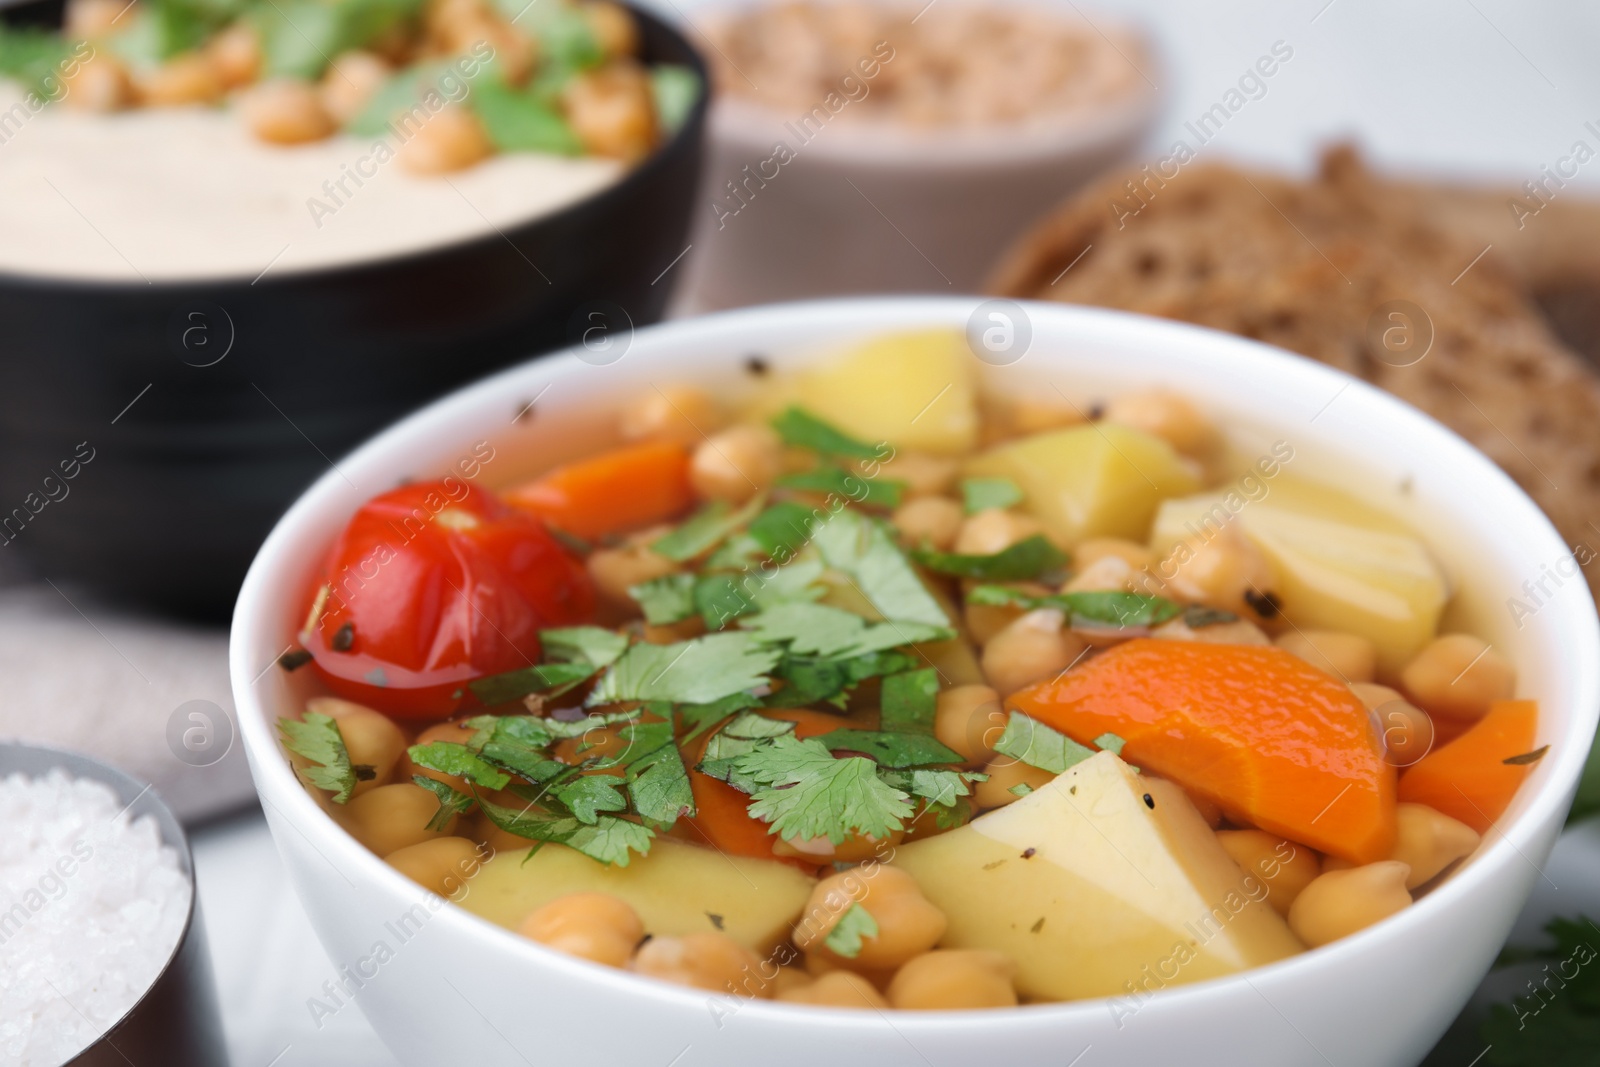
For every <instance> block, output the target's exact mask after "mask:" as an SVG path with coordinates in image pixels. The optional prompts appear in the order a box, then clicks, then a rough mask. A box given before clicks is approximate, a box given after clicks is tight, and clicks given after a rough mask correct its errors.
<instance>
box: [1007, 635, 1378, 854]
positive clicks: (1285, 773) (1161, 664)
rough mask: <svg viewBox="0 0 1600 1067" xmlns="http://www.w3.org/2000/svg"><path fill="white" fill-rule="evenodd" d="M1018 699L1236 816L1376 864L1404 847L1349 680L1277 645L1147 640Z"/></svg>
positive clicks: (1018, 704) (1014, 700) (1017, 704)
mask: <svg viewBox="0 0 1600 1067" xmlns="http://www.w3.org/2000/svg"><path fill="white" fill-rule="evenodd" d="M1008 704H1009V705H1010V706H1011V707H1014V708H1016V709H1017V710H1019V711H1022V712H1024V713H1026V714H1028V715H1030V716H1032V717H1033V718H1035V719H1037V720H1039V721H1040V722H1043V723H1045V724H1046V725H1048V726H1051V727H1054V728H1055V729H1057V730H1060V731H1061V732H1063V733H1065V734H1067V735H1069V736H1070V737H1072V738H1073V739H1074V740H1076V741H1079V742H1083V743H1086V744H1087V743H1090V742H1092V741H1093V740H1094V739H1095V738H1096V737H1099V736H1100V735H1101V734H1106V733H1112V734H1116V735H1117V736H1119V737H1121V738H1122V739H1123V740H1124V741H1126V742H1127V744H1126V746H1125V747H1124V748H1123V751H1122V754H1123V756H1124V757H1125V758H1126V759H1127V760H1128V762H1130V763H1133V764H1136V765H1138V766H1139V767H1141V768H1143V769H1145V770H1147V771H1152V772H1154V773H1155V774H1158V775H1160V776H1161V777H1163V778H1169V779H1171V780H1172V781H1174V782H1177V783H1178V784H1179V785H1181V786H1183V788H1184V789H1185V790H1187V791H1188V792H1189V793H1190V794H1191V795H1193V796H1195V797H1197V798H1200V799H1202V800H1206V801H1210V802H1211V803H1213V804H1216V805H1217V806H1218V807H1220V808H1221V809H1222V810H1223V811H1224V812H1225V813H1227V815H1228V816H1229V818H1231V819H1233V820H1234V821H1235V822H1241V823H1245V824H1248V825H1252V826H1257V827H1259V828H1261V829H1263V830H1267V831H1269V832H1271V833H1276V834H1281V835H1283V836H1284V837H1287V838H1289V839H1290V840H1293V841H1300V842H1304V843H1305V844H1307V845H1310V846H1311V847H1313V848H1316V849H1319V850H1321V851H1323V852H1330V853H1332V854H1333V855H1336V856H1341V857H1343V858H1345V859H1348V860H1350V861H1351V862H1353V863H1370V862H1373V861H1375V860H1380V859H1383V858H1384V857H1386V856H1387V855H1388V854H1389V851H1390V849H1391V848H1392V847H1393V845H1394V840H1395V833H1396V825H1395V772H1394V768H1393V767H1391V766H1389V765H1388V764H1387V763H1386V762H1385V761H1384V758H1383V743H1382V740H1381V738H1379V737H1378V735H1377V732H1376V730H1375V729H1374V727H1373V725H1372V720H1371V717H1370V716H1369V715H1368V713H1367V709H1366V707H1365V706H1364V705H1363V704H1362V703H1361V701H1360V700H1358V699H1357V698H1356V696H1355V694H1353V693H1352V692H1351V691H1350V688H1349V686H1346V685H1343V684H1341V683H1340V682H1338V681H1336V680H1335V679H1333V678H1331V677H1329V676H1328V675H1326V674H1324V673H1323V672H1322V671H1319V670H1317V669H1316V668H1315V667H1312V666H1311V665H1309V664H1307V663H1306V662H1305V661H1304V660H1301V659H1299V658H1298V657H1296V656H1293V655H1291V654H1290V653H1288V652H1285V651H1283V650H1282V649H1278V648H1270V647H1257V646H1246V645H1216V644H1203V643H1200V642H1187V641H1160V640H1152V639H1148V638H1141V639H1138V640H1134V641H1129V642H1127V643H1125V644H1122V645H1118V646H1116V647H1115V648H1112V649H1110V650H1109V651H1107V652H1105V653H1102V654H1101V655H1099V656H1097V657H1096V658H1094V659H1092V660H1090V661H1088V662H1087V663H1085V664H1084V665H1083V666H1082V667H1079V668H1077V669H1075V670H1071V671H1068V672H1067V673H1066V674H1064V675H1061V676H1060V677H1059V678H1055V679H1052V680H1050V681H1046V682H1041V683H1039V684H1038V685H1035V686H1033V687H1032V688H1029V689H1025V690H1023V691H1022V692H1020V693H1017V694H1015V695H1013V696H1012V697H1011V698H1010V700H1009V701H1008Z"/></svg>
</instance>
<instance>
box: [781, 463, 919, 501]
mask: <svg viewBox="0 0 1600 1067" xmlns="http://www.w3.org/2000/svg"><path fill="white" fill-rule="evenodd" d="M777 484H778V485H780V486H782V487H783V488H785V489H803V490H806V491H808V492H814V493H827V494H829V495H830V496H841V497H846V498H848V499H849V500H851V501H854V502H855V503H857V504H864V505H866V506H868V507H879V508H897V507H899V506H900V498H901V497H902V496H903V495H904V494H905V490H906V483H905V482H897V481H893V480H891V479H887V478H866V477H863V476H862V475H859V474H857V473H855V472H854V471H847V470H845V469H844V468H843V467H835V466H833V465H831V464H830V465H828V466H823V467H818V468H817V469H816V470H810V471H804V472H802V473H799V474H786V475H784V476H783V477H781V478H779V479H778V482H777Z"/></svg>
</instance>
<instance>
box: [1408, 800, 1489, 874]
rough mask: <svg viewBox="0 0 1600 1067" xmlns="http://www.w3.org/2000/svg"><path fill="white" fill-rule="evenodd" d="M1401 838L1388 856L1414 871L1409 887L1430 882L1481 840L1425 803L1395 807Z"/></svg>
mask: <svg viewBox="0 0 1600 1067" xmlns="http://www.w3.org/2000/svg"><path fill="white" fill-rule="evenodd" d="M1395 815H1396V818H1397V819H1398V821H1399V824H1400V836H1399V838H1398V839H1397V840H1396V842H1395V846H1394V852H1392V853H1391V854H1390V855H1389V858H1390V859H1392V860H1398V861H1399V862H1401V863H1404V864H1405V865H1406V866H1407V867H1410V868H1411V873H1410V874H1409V875H1408V876H1407V877H1406V888H1407V889H1415V888H1417V886H1419V885H1422V884H1424V883H1426V882H1431V881H1432V880H1433V879H1434V878H1435V877H1437V876H1438V874H1439V872H1440V871H1442V870H1444V869H1445V868H1446V867H1448V866H1450V865H1451V864H1452V863H1454V862H1455V861H1456V860H1458V859H1460V858H1461V857H1462V856H1467V855H1470V854H1471V853H1472V851H1473V849H1475V848H1477V847H1478V842H1479V841H1481V840H1482V838H1481V837H1479V836H1478V831H1476V830H1474V829H1473V828H1472V827H1470V826H1468V825H1467V824H1466V823H1463V822H1458V821H1457V820H1455V819H1452V818H1451V817H1450V816H1448V815H1446V814H1444V813H1443V812H1440V811H1435V810H1433V809H1432V808H1430V807H1428V806H1427V805H1426V804H1400V805H1398V806H1397V807H1396V808H1395Z"/></svg>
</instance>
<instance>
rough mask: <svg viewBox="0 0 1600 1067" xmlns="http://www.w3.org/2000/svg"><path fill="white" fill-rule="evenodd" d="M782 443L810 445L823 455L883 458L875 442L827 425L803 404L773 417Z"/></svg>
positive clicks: (797, 445)
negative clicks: (870, 442) (872, 442)
mask: <svg viewBox="0 0 1600 1067" xmlns="http://www.w3.org/2000/svg"><path fill="white" fill-rule="evenodd" d="M772 428H773V429H775V430H777V431H778V436H779V437H781V438H783V443H784V444H786V445H793V446H794V447H796V448H809V449H810V450H811V451H813V452H820V453H821V454H823V455H825V456H845V457H848V458H850V459H882V458H884V457H883V453H882V450H881V449H880V448H879V447H878V446H876V445H869V444H867V443H866V442H864V441H858V440H856V439H855V438H854V437H851V436H850V435H849V434H846V433H845V432H844V431H842V430H840V429H838V428H837V427H834V426H830V425H828V424H827V423H826V422H823V421H822V420H821V419H819V418H817V417H816V416H815V415H813V414H811V413H810V412H809V411H806V410H805V409H804V408H800V407H794V406H791V407H789V408H788V409H787V410H785V411H784V412H783V414H781V415H779V416H778V417H777V418H775V419H773V420H772Z"/></svg>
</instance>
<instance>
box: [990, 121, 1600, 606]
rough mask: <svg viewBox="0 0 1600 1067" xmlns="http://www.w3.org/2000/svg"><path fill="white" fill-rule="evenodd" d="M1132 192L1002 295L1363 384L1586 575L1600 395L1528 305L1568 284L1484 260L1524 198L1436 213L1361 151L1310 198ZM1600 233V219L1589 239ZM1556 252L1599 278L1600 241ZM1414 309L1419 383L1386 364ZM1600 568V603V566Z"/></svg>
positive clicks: (1291, 193)
mask: <svg viewBox="0 0 1600 1067" xmlns="http://www.w3.org/2000/svg"><path fill="white" fill-rule="evenodd" d="M1130 179H1131V180H1132V181H1134V182H1140V181H1145V180H1146V176H1145V174H1144V173H1135V174H1132V175H1127V174H1123V175H1119V176H1116V177H1114V178H1109V179H1107V180H1105V181H1103V182H1101V183H1099V184H1098V185H1096V186H1094V187H1092V188H1090V189H1089V190H1087V191H1085V192H1083V193H1081V194H1079V195H1078V196H1076V197H1074V198H1072V199H1071V200H1070V201H1068V202H1067V203H1066V204H1064V205H1062V206H1061V207H1060V208H1059V209H1058V210H1057V211H1056V212H1055V213H1054V214H1053V215H1052V216H1050V217H1049V218H1047V219H1046V220H1044V221H1043V222H1042V223H1041V224H1040V225H1039V226H1038V227H1037V229H1036V230H1035V231H1034V232H1032V233H1031V234H1029V235H1027V236H1026V237H1025V238H1023V239H1022V240H1021V241H1020V242H1019V243H1018V244H1017V245H1016V246H1014V247H1013V249H1012V250H1011V251H1010V252H1009V253H1008V255H1007V256H1006V257H1005V258H1004V259H1003V260H1002V262H1001V263H1000V265H999V267H998V268H997V270H996V272H995V273H994V275H993V277H992V279H991V281H990V284H989V286H988V288H989V290H990V291H991V292H992V293H994V294H995V295H1000V296H1010V297H1016V298H1029V299H1043V300H1058V301H1062V302H1067V303H1079V304H1098V305H1102V306H1106V307H1114V308H1122V309H1125V310H1129V311H1138V312H1144V313H1146V314H1153V315H1161V316H1165V317H1167V318H1174V319H1182V320H1185V321H1188V322H1194V323H1199V324H1201V325H1205V326H1211V327H1214V328H1217V329H1222V330H1227V331H1230V332H1232V333H1237V334H1242V335H1244V336H1246V337H1251V338H1255V339H1257V340H1261V341H1265V342H1267V343H1269V344H1274V345H1279V346H1281V347H1283V348H1287V349H1290V350H1292V351H1295V352H1300V353H1303V354H1305V355H1307V356H1311V357H1312V358H1314V359H1318V360H1321V361H1322V362H1324V363H1328V364H1331V365H1333V366H1335V367H1338V368H1340V369H1342V370H1345V371H1348V372H1349V373H1351V374H1354V375H1356V376H1358V377H1361V378H1364V379H1366V380H1367V381H1369V382H1372V383H1374V384H1376V385H1378V386H1380V387H1381V388H1384V389H1387V390H1388V391H1389V392H1391V393H1394V394H1395V395H1396V396H1399V397H1401V398H1402V399H1404V400H1406V401H1408V402H1409V403H1411V404H1414V405H1416V406H1417V407H1419V408H1421V409H1422V410H1424V411H1426V412H1428V413H1430V414H1432V415H1433V416H1434V417H1435V418H1437V419H1439V420H1440V421H1441V422H1443V423H1445V424H1446V425H1448V426H1450V427H1452V428H1454V429H1455V430H1456V432H1458V433H1460V434H1461V435H1462V436H1463V437H1465V438H1467V439H1468V440H1469V441H1471V442H1472V443H1473V444H1474V445H1476V446H1477V447H1478V448H1480V449H1481V450H1483V451H1484V452H1485V453H1487V454H1488V455H1489V456H1490V457H1492V458H1493V459H1494V460H1495V462H1497V463H1499V464H1500V466H1501V467H1503V468H1504V469H1505V470H1506V471H1507V472H1508V473H1509V474H1510V475H1511V476H1512V477H1513V478H1515V479H1516V481H1517V482H1518V483H1519V484H1520V485H1521V486H1522V487H1523V488H1524V489H1525V490H1527V492H1528V494H1529V495H1530V496H1532V497H1533V498H1534V500H1536V501H1538V503H1539V505H1540V506H1541V507H1542V508H1544V510H1545V513H1546V514H1548V515H1549V516H1550V518H1551V519H1552V521H1554V523H1555V525H1556V527H1557V528H1558V529H1559V530H1560V531H1561V533H1562V535H1563V536H1564V537H1565V538H1566V540H1567V542H1568V544H1569V545H1572V546H1573V547H1574V550H1575V552H1577V554H1578V558H1579V559H1580V561H1582V560H1587V559H1589V558H1591V554H1592V553H1593V552H1594V551H1595V550H1597V549H1600V382H1597V380H1596V377H1595V374H1594V371H1593V368H1591V367H1590V366H1589V365H1588V364H1587V363H1586V362H1585V360H1584V359H1583V358H1582V357H1580V356H1579V355H1578V354H1576V353H1575V352H1573V351H1572V350H1571V349H1569V348H1567V347H1566V346H1564V345H1563V344H1562V343H1561V342H1560V341H1559V340H1558V339H1557V337H1556V335H1555V334H1554V332H1553V331H1552V329H1551V327H1550V324H1549V323H1548V322H1547V321H1546V320H1545V318H1544V317H1543V316H1542V315H1541V314H1540V311H1539V307H1538V306H1537V304H1536V303H1535V301H1534V300H1533V299H1532V298H1531V296H1530V294H1529V291H1528V289H1527V288H1526V284H1527V282H1528V281H1530V280H1531V279H1533V278H1534V276H1535V275H1537V276H1538V277H1539V278H1541V279H1542V280H1543V281H1544V282H1546V283H1547V284H1548V283H1551V282H1552V280H1553V279H1552V278H1551V277H1549V275H1550V274H1551V272H1550V270H1549V269H1548V265H1543V266H1541V264H1542V263H1543V260H1542V259H1541V258H1540V257H1539V256H1538V255H1534V254H1524V256H1523V257H1522V258H1521V259H1514V260H1512V261H1511V262H1509V263H1508V262H1506V261H1505V260H1506V258H1507V257H1497V256H1496V255H1495V254H1494V250H1491V251H1490V252H1489V253H1488V254H1485V255H1482V256H1481V257H1480V253H1482V252H1483V251H1484V247H1485V245H1487V244H1489V243H1491V242H1492V241H1493V239H1494V235H1495V234H1497V233H1500V232H1502V229H1504V227H1503V226H1502V224H1501V223H1500V222H1499V221H1498V218H1499V217H1498V216H1497V215H1496V214H1495V212H1497V211H1498V212H1506V216H1505V217H1506V219H1507V220H1509V219H1510V213H1509V211H1507V209H1506V206H1505V195H1506V194H1504V193H1498V194H1486V193H1484V192H1481V191H1462V190H1452V191H1450V195H1448V196H1445V197H1438V198H1435V197H1432V196H1431V195H1430V191H1429V189H1428V188H1427V187H1425V186H1419V185H1400V184H1396V183H1390V182H1385V181H1382V180H1379V179H1377V178H1375V177H1373V176H1372V175H1371V174H1369V173H1368V172H1367V171H1366V170H1364V169H1363V168H1362V166H1361V165H1360V163H1359V161H1358V160H1357V159H1356V157H1355V155H1354V153H1353V152H1351V151H1349V150H1348V149H1338V150H1335V151H1333V152H1330V153H1329V154H1328V155H1327V156H1326V157H1325V158H1324V160H1323V165H1322V169H1321V172H1320V173H1319V174H1318V175H1317V176H1316V177H1315V178H1314V179H1312V180H1309V181H1296V180H1290V179H1286V178H1283V177H1279V176H1272V175H1267V174H1258V173H1251V172H1245V171H1242V170H1237V169H1234V168H1231V167H1226V166H1217V165H1210V166H1194V167H1192V168H1189V169H1185V170H1184V171H1182V172H1181V173H1180V174H1179V175H1178V176H1177V177H1176V178H1173V179H1172V180H1170V181H1167V182H1166V183H1165V185H1164V186H1158V185H1157V184H1156V182H1155V181H1153V180H1150V181H1148V182H1147V184H1146V186H1145V188H1144V189H1143V190H1142V194H1143V206H1142V207H1141V203H1140V200H1139V199H1137V198H1135V197H1134V195H1133V194H1132V193H1130V192H1129V187H1128V185H1127V183H1128V182H1129V181H1130ZM1554 206H1555V205H1554V204H1553V205H1552V208H1553V207H1554ZM1571 210H1572V211H1573V212H1576V213H1579V214H1580V216H1581V213H1582V212H1584V211H1591V210H1593V209H1592V208H1590V207H1589V206H1587V205H1584V206H1574V207H1573V208H1571ZM1135 211H1137V214H1133V213H1132V212H1135ZM1464 219H1465V220H1468V221H1469V222H1472V224H1471V225H1463V224H1462V220H1464ZM1447 227H1450V228H1447ZM1549 229H1550V231H1551V232H1552V233H1553V232H1554V231H1555V230H1556V229H1557V227H1554V226H1551V227H1549ZM1510 230H1511V232H1516V231H1515V227H1514V226H1511V227H1510ZM1596 230H1600V212H1596V218H1595V220H1593V225H1592V227H1591V228H1590V229H1589V230H1588V231H1587V232H1589V233H1594V232H1596ZM1458 231H1464V232H1458ZM1545 240H1546V241H1547V243H1549V244H1551V245H1557V244H1560V245H1565V246H1567V251H1568V253H1569V257H1568V258H1569V259H1570V260H1571V261H1572V262H1573V263H1580V262H1587V263H1588V264H1589V266H1590V267H1593V265H1594V263H1595V262H1596V261H1600V252H1595V251H1594V246H1593V245H1591V246H1589V251H1588V252H1587V253H1586V254H1587V257H1588V259H1587V261H1584V255H1585V253H1582V252H1580V251H1579V245H1580V244H1581V243H1582V242H1580V241H1576V240H1570V239H1566V238H1562V237H1559V236H1549V237H1547V238H1545ZM1080 257H1081V258H1080ZM1572 269H1573V270H1574V271H1575V272H1576V271H1578V270H1579V269H1580V268H1579V267H1573V268H1572ZM1583 269H1588V268H1583ZM1574 276H1576V275H1574ZM1592 276H1593V277H1594V278H1600V269H1595V270H1594V272H1593V275H1592ZM1589 291H1590V292H1591V293H1593V292H1594V291H1595V290H1594V289H1592V288H1591V289H1590V290H1589ZM1396 300H1404V301H1410V302H1411V303H1412V304H1415V305H1416V306H1418V307H1420V308H1422V309H1423V310H1424V311H1425V312H1426V315H1427V317H1428V319H1430V320H1431V322H1432V328H1433V333H1434V338H1433V343H1432V347H1431V349H1430V350H1428V353H1427V355H1426V357H1424V358H1423V359H1421V360H1420V361H1419V362H1417V363H1415V364H1413V365H1410V366H1398V365H1395V364H1397V363H1402V362H1405V361H1406V359H1407V358H1408V357H1407V356H1405V355H1398V354H1392V353H1389V352H1385V351H1384V349H1383V348H1382V344H1383V340H1382V337H1383V327H1384V326H1385V325H1387V323H1385V322H1383V321H1382V319H1383V317H1382V316H1381V315H1379V316H1377V317H1376V319H1375V312H1377V311H1378V309H1379V308H1380V307H1381V306H1383V305H1384V304H1386V303H1388V302H1390V301H1396ZM1375 321H1376V323H1377V327H1376V329H1375V328H1374V322H1375ZM1412 354H1414V350H1413V352H1412ZM1385 356H1387V357H1388V361H1387V362H1386V361H1385V358H1383V357H1385ZM1538 562H1545V563H1548V564H1550V565H1551V566H1554V565H1555V563H1556V562H1557V561H1556V560H1547V561H1538ZM1586 570H1587V573H1588V578H1589V583H1590V588H1591V589H1593V590H1594V591H1595V592H1596V593H1597V594H1600V564H1597V565H1594V566H1591V567H1588V568H1586Z"/></svg>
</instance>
